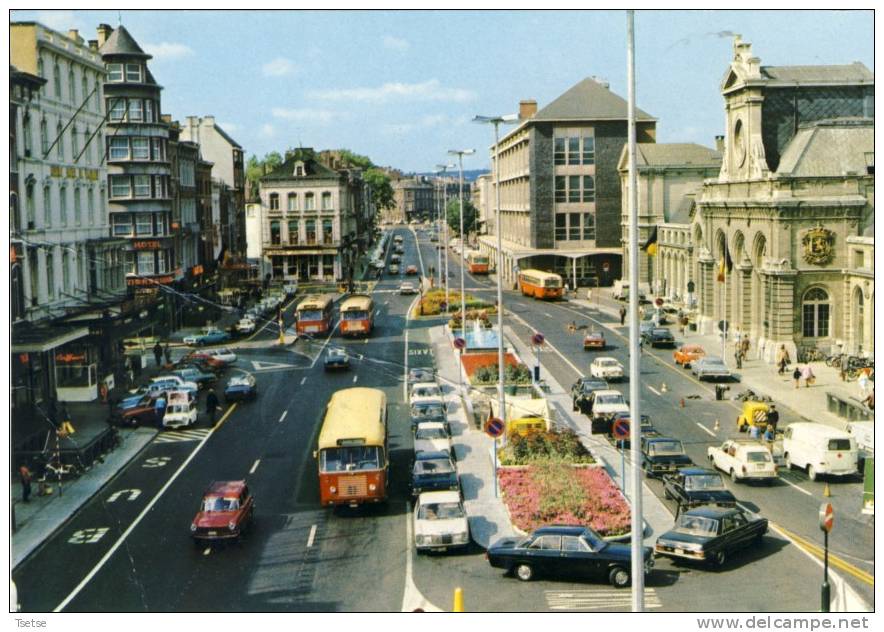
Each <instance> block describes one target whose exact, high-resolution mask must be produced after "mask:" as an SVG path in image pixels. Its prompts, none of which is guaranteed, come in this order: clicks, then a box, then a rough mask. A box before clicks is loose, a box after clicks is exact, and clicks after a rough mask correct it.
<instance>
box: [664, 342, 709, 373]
mask: <svg viewBox="0 0 884 632" xmlns="http://www.w3.org/2000/svg"><path fill="white" fill-rule="evenodd" d="M705 355H706V350H705V349H703V347H701V346H700V345H693V344H687V345H682V346H680V347H679V348H678V349H676V350H675V351H673V352H672V359H673V360H675V363H676V364H680V365H681V367H682V368H683V369H689V368H691V362H694V361H695V360H699V359H700V358H702V357H703V356H705Z"/></svg>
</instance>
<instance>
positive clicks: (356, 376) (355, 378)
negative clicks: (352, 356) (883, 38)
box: [353, 375, 359, 384]
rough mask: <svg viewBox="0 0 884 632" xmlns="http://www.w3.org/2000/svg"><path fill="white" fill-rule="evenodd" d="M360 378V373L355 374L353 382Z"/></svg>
mask: <svg viewBox="0 0 884 632" xmlns="http://www.w3.org/2000/svg"><path fill="white" fill-rule="evenodd" d="M358 379H359V376H358V375H354V376H353V383H354V384H356V380H358Z"/></svg>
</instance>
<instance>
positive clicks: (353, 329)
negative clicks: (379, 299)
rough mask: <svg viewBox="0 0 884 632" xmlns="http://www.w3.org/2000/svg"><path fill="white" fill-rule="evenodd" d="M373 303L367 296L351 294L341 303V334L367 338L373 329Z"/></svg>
mask: <svg viewBox="0 0 884 632" xmlns="http://www.w3.org/2000/svg"><path fill="white" fill-rule="evenodd" d="M373 314H374V301H372V300H371V297H370V296H369V295H368V294H351V295H350V296H348V297H347V298H346V299H344V302H343V303H341V334H342V335H344V336H368V335H370V334H371V330H372V329H373V328H374V315H373Z"/></svg>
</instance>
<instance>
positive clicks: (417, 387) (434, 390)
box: [408, 382, 442, 402]
mask: <svg viewBox="0 0 884 632" xmlns="http://www.w3.org/2000/svg"><path fill="white" fill-rule="evenodd" d="M424 397H438V398H440V401H441V398H442V389H441V388H440V387H439V385H438V384H436V383H435V382H416V383H414V384H412V385H411V388H410V389H409V390H408V401H409V402H412V401H413V400H415V399H416V398H424Z"/></svg>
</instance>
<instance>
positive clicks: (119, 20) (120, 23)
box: [117, 11, 123, 26]
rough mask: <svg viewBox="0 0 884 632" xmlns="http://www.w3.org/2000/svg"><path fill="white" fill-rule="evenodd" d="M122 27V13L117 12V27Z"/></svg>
mask: <svg viewBox="0 0 884 632" xmlns="http://www.w3.org/2000/svg"><path fill="white" fill-rule="evenodd" d="M122 25H123V12H122V11H117V26H122Z"/></svg>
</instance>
